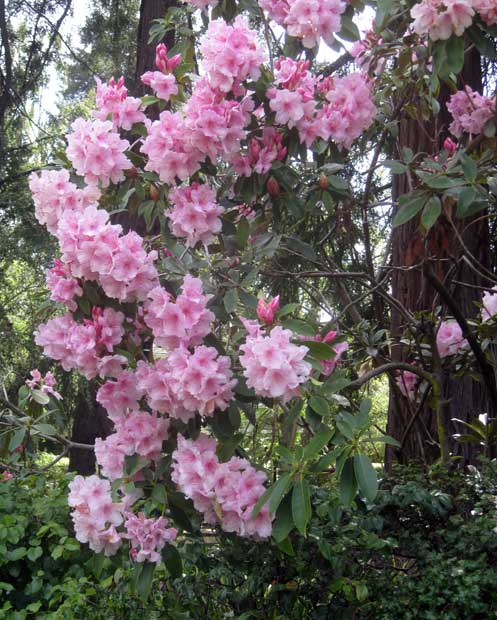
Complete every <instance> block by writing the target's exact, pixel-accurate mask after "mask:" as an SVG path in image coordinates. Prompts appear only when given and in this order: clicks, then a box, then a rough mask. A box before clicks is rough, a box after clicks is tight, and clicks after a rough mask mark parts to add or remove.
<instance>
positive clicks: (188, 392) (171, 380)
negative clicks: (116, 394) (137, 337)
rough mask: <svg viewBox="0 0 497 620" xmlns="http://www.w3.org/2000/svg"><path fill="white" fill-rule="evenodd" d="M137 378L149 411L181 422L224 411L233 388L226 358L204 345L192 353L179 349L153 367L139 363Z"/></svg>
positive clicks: (228, 362)
mask: <svg viewBox="0 0 497 620" xmlns="http://www.w3.org/2000/svg"><path fill="white" fill-rule="evenodd" d="M136 377H137V380H138V388H139V389H140V390H141V391H142V392H144V393H145V395H146V397H147V401H148V404H149V406H150V408H151V409H153V410H155V411H159V412H160V413H167V414H169V415H170V416H171V417H172V418H178V419H180V420H182V421H183V422H187V421H188V420H189V419H190V418H193V417H194V416H195V415H196V413H200V415H203V416H212V415H213V414H214V411H215V410H216V409H219V410H220V411H224V410H225V409H227V407H228V405H229V403H230V401H231V400H232V399H233V388H234V386H235V385H236V380H235V379H232V372H231V368H230V359H229V357H225V356H222V355H218V353H217V351H216V349H214V348H213V347H206V346H200V347H196V348H195V349H194V350H193V353H190V351H188V349H185V348H182V347H180V348H178V349H175V350H174V351H173V352H172V353H170V354H169V355H168V357H167V358H163V359H160V360H158V361H157V362H156V363H155V365H154V366H148V365H147V364H145V363H144V362H140V363H139V364H138V369H137V372H136Z"/></svg>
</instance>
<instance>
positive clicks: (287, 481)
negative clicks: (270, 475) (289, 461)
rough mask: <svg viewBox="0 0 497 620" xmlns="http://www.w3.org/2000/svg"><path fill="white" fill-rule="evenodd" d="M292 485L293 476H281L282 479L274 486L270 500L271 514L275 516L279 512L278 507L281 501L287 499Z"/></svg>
mask: <svg viewBox="0 0 497 620" xmlns="http://www.w3.org/2000/svg"><path fill="white" fill-rule="evenodd" d="M291 483H292V475H291V474H285V475H284V476H281V478H280V479H279V480H277V481H276V482H275V484H274V485H273V487H272V489H273V492H272V493H271V497H270V498H269V512H270V513H271V514H274V513H275V512H276V511H277V510H278V506H279V505H280V503H281V500H282V499H283V498H284V497H285V495H286V492H287V491H288V489H289V488H290V485H291Z"/></svg>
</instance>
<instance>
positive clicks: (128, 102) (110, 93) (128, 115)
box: [93, 77, 146, 131]
mask: <svg viewBox="0 0 497 620" xmlns="http://www.w3.org/2000/svg"><path fill="white" fill-rule="evenodd" d="M96 82H97V95H96V104H97V109H96V110H94V111H93V116H94V118H96V119H98V120H101V121H105V120H107V119H108V118H109V115H110V118H111V120H112V124H113V126H114V129H117V128H119V127H120V128H122V129H124V130H126V131H129V130H130V129H131V128H132V127H133V125H134V124H135V123H143V122H144V121H145V119H146V116H145V114H144V112H143V106H142V102H141V101H140V99H137V98H136V97H128V91H127V89H126V87H125V86H124V78H123V77H121V78H119V80H118V81H117V82H116V81H115V79H114V78H111V79H110V80H109V82H108V84H103V83H102V82H101V81H100V79H99V78H96Z"/></svg>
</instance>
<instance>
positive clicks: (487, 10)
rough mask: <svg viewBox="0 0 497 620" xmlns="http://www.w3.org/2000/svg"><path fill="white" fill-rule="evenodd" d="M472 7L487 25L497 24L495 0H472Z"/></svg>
mask: <svg viewBox="0 0 497 620" xmlns="http://www.w3.org/2000/svg"><path fill="white" fill-rule="evenodd" d="M473 8H474V9H475V11H477V12H478V13H479V14H480V17H481V18H482V20H483V21H484V22H485V23H486V24H487V26H495V25H496V24H497V4H496V3H495V0H473Z"/></svg>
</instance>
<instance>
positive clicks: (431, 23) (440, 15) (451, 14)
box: [411, 0, 475, 41]
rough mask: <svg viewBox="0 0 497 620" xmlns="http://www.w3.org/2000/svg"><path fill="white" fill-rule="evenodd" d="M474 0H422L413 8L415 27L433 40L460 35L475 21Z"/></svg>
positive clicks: (421, 33) (421, 34)
mask: <svg viewBox="0 0 497 620" xmlns="http://www.w3.org/2000/svg"><path fill="white" fill-rule="evenodd" d="M474 14H475V12H474V9H473V0H422V1H421V2H420V3H419V4H415V5H414V6H413V7H412V9H411V17H412V18H413V19H414V22H413V28H414V31H415V32H417V33H418V34H419V35H420V36H424V35H428V36H429V37H430V39H432V41H438V40H439V39H441V40H446V39H450V37H451V36H452V35H453V34H455V35H456V36H458V37H460V36H461V35H462V34H463V32H464V31H465V30H466V28H469V27H470V26H471V23H472V21H473V15H474Z"/></svg>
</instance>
